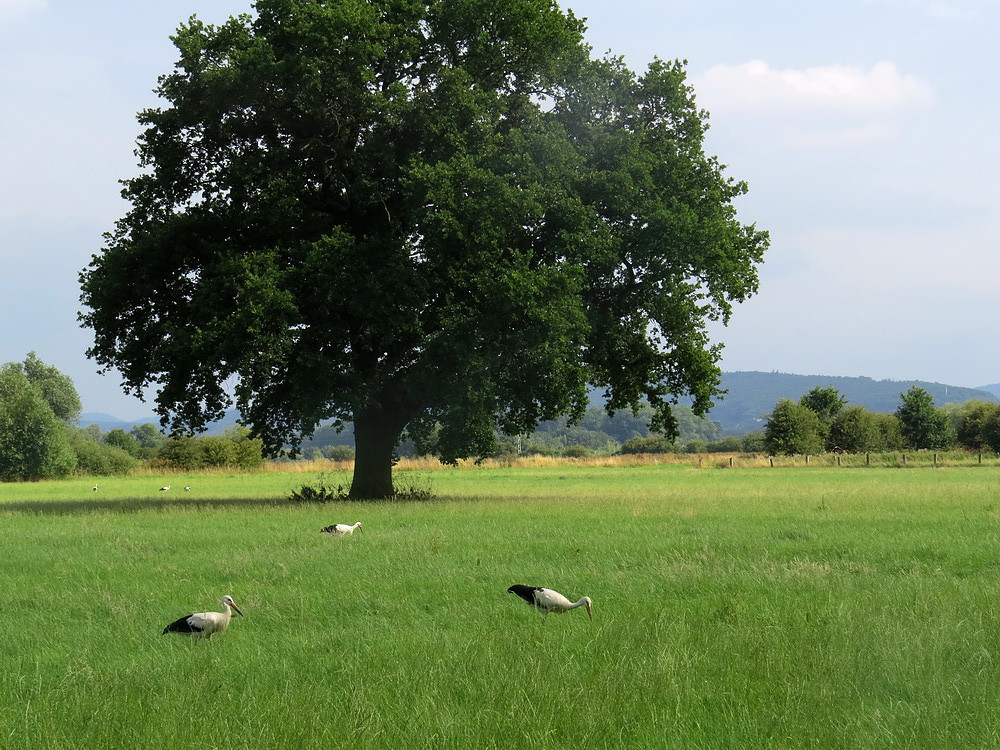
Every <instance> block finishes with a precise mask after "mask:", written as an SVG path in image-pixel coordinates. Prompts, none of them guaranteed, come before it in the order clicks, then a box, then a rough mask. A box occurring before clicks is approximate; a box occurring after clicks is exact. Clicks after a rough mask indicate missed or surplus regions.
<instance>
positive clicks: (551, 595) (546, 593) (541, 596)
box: [507, 583, 594, 620]
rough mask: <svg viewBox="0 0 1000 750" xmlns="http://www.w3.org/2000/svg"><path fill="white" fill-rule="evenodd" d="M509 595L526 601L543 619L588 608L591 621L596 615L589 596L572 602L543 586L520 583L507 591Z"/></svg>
mask: <svg viewBox="0 0 1000 750" xmlns="http://www.w3.org/2000/svg"><path fill="white" fill-rule="evenodd" d="M507 593H508V594H517V595H518V596H519V597H521V598H522V599H524V601H526V602H527V603H528V604H530V605H531V606H532V607H535V608H536V609H537V610H538V611H539V612H541V613H542V617H543V618H544V617H546V616H547V615H548V614H549V613H550V612H553V613H555V614H557V615H561V614H562V613H563V612H568V611H569V610H571V609H576V608H577V607H586V608H587V616H588V617H589V618H590V619H591V620H593V619H594V613H593V611H592V610H591V606H592V602H591V601H590V597H589V596H585V597H583V598H582V599H580V601H578V602H571V601H570V600H569V599H567V598H566V597H565V596H563V595H562V594H560V593H559V592H558V591H553V590H552V589H545V588H542V587H541V586H524V585H522V584H520V583H516V584H514V585H513V586H511V587H510V588H509V589H507Z"/></svg>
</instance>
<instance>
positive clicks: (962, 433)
mask: <svg viewBox="0 0 1000 750" xmlns="http://www.w3.org/2000/svg"><path fill="white" fill-rule="evenodd" d="M946 411H947V412H948V414H949V416H950V417H951V420H952V426H953V427H954V428H955V431H956V436H957V439H958V442H959V443H960V444H961V445H963V446H964V447H966V448H968V449H969V450H974V451H982V450H992V451H997V452H1000V404H990V403H986V402H984V401H979V400H973V401H967V402H965V403H964V404H960V405H958V406H955V407H952V408H951V409H947V410H946Z"/></svg>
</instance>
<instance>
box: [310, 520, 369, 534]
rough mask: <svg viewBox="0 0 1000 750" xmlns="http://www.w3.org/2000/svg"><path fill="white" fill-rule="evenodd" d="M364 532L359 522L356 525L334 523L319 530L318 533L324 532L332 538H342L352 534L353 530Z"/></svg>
mask: <svg viewBox="0 0 1000 750" xmlns="http://www.w3.org/2000/svg"><path fill="white" fill-rule="evenodd" d="M355 529H357V530H358V531H361V532H364V527H362V525H361V521H358V522H357V523H356V524H353V525H352V524H348V523H335V524H333V525H331V526H327V527H325V528H322V529H320V531H325V532H326V533H327V534H333V535H334V536H344V535H345V534H353V533H354V530H355Z"/></svg>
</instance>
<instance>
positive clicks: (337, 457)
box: [322, 445, 354, 461]
mask: <svg viewBox="0 0 1000 750" xmlns="http://www.w3.org/2000/svg"><path fill="white" fill-rule="evenodd" d="M322 455H323V457H324V458H328V459H330V460H331V461H353V460H354V448H350V447H348V446H346V445H331V446H329V447H327V448H324V449H323V451H322Z"/></svg>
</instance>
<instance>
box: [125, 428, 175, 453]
mask: <svg viewBox="0 0 1000 750" xmlns="http://www.w3.org/2000/svg"><path fill="white" fill-rule="evenodd" d="M129 437H131V438H132V439H133V440H134V441H135V442H136V444H137V445H138V446H139V450H138V456H139V457H140V458H152V457H153V456H155V455H156V452H157V451H158V450H159V449H160V448H161V447H162V446H163V444H164V443H165V442H166V440H167V436H166V435H164V434H163V432H162V431H161V430H160V428H159V427H157V426H156V425H155V424H152V423H150V422H146V423H145V424H140V425H136V426H135V427H133V428H132V431H131V432H129Z"/></svg>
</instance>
